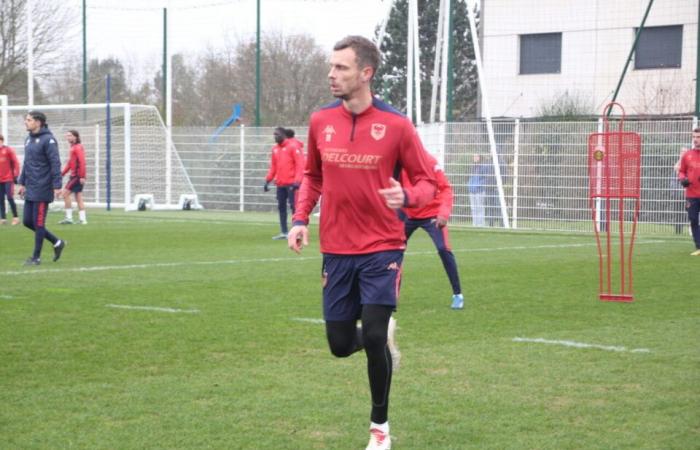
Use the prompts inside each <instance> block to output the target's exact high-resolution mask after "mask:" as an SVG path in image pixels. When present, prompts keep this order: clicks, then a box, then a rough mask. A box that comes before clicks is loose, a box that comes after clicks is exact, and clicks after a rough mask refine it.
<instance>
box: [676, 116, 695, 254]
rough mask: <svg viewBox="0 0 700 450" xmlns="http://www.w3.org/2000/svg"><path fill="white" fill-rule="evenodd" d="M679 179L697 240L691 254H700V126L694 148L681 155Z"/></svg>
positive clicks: (691, 226)
mask: <svg viewBox="0 0 700 450" xmlns="http://www.w3.org/2000/svg"><path fill="white" fill-rule="evenodd" d="M678 179H679V180H680V181H681V184H682V185H683V187H684V188H685V210H686V211H688V219H689V220H690V231H691V233H692V234H693V241H695V251H694V252H693V253H691V255H692V256H700V223H699V222H700V217H699V216H700V128H696V129H694V130H693V148H691V149H690V150H688V151H686V152H685V153H684V154H683V156H682V157H681V160H680V166H679V167H678Z"/></svg>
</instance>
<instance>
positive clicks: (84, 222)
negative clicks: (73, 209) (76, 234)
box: [78, 219, 87, 225]
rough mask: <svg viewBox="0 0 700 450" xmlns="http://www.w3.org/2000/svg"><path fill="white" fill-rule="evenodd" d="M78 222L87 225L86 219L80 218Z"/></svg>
mask: <svg viewBox="0 0 700 450" xmlns="http://www.w3.org/2000/svg"><path fill="white" fill-rule="evenodd" d="M78 223H79V224H80V225H87V219H85V220H83V219H80V220H79V221H78Z"/></svg>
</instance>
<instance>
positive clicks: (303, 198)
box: [292, 124, 323, 225]
mask: <svg viewBox="0 0 700 450" xmlns="http://www.w3.org/2000/svg"><path fill="white" fill-rule="evenodd" d="M307 142H308V153H307V157H306V169H305V170H304V176H303V178H302V182H301V187H300V188H299V199H298V200H297V206H296V212H295V213H294V216H293V218H292V220H293V222H294V223H295V224H304V225H306V224H308V223H309V214H311V211H313V209H314V207H315V206H316V203H318V199H319V198H320V197H321V189H322V187H323V175H322V173H321V155H320V152H319V150H318V148H317V147H316V140H315V138H314V127H313V124H312V125H311V126H310V127H309V138H308V140H307Z"/></svg>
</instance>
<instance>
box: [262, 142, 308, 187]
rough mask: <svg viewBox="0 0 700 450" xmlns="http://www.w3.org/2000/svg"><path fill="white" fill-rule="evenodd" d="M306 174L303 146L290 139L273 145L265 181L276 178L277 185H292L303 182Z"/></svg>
mask: <svg viewBox="0 0 700 450" xmlns="http://www.w3.org/2000/svg"><path fill="white" fill-rule="evenodd" d="M303 175H304V154H303V153H302V151H301V148H299V147H298V146H297V144H295V143H294V142H292V141H291V140H289V139H285V140H284V141H282V143H281V144H279V145H275V146H274V147H272V153H271V155H270V170H268V171H267V176H265V181H267V182H268V183H269V182H270V181H272V180H275V184H276V185H277V186H290V185H292V184H294V183H301V179H302V177H303Z"/></svg>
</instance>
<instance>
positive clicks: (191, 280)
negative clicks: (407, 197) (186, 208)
mask: <svg viewBox="0 0 700 450" xmlns="http://www.w3.org/2000/svg"><path fill="white" fill-rule="evenodd" d="M89 219H90V225H88V226H84V227H83V226H78V225H74V226H59V225H53V224H54V223H56V222H57V221H58V220H60V216H59V215H58V213H52V214H51V215H50V216H49V223H50V224H52V225H50V228H51V229H52V230H53V231H55V232H57V233H58V234H59V235H60V236H62V237H64V238H66V239H67V240H68V242H69V246H68V247H67V249H66V251H65V253H64V257H63V258H62V259H61V261H59V262H58V263H52V262H51V258H50V256H51V249H50V247H48V246H47V247H45V249H44V258H43V259H44V262H43V264H42V265H41V266H39V267H27V268H25V267H22V266H21V263H22V261H23V260H24V259H25V258H26V257H27V256H29V254H30V252H31V247H32V245H33V237H32V234H31V233H30V232H28V231H27V230H25V229H22V228H21V227H9V226H6V227H0V283H1V287H0V448H2V449H23V450H24V449H68V448H70V449H204V448H209V449H352V448H356V449H360V448H364V446H365V445H366V441H367V436H368V433H367V426H368V420H369V393H368V387H367V378H366V369H365V358H364V355H363V354H357V355H354V356H353V357H351V358H347V359H336V358H333V357H332V356H331V355H330V353H329V351H328V350H327V345H326V342H325V336H324V329H323V325H319V324H314V323H309V322H300V321H295V320H293V319H294V318H320V317H321V308H320V256H319V253H318V247H317V242H318V239H317V236H316V229H315V228H314V229H313V230H312V239H313V245H312V246H311V247H310V248H307V249H305V250H304V253H303V255H302V256H301V257H298V256H296V255H294V254H293V253H291V252H290V251H289V250H288V249H287V248H286V244H285V243H284V242H279V241H272V240H271V239H270V237H271V236H272V235H274V234H275V233H276V232H277V226H276V224H275V220H276V219H275V215H273V214H269V215H268V214H257V215H253V214H237V213H212V212H162V213H151V212H144V213H140V212H135V213H129V214H125V213H122V212H112V213H105V212H97V211H95V212H93V211H91V212H90V216H89ZM451 241H452V245H453V248H454V249H455V254H456V256H457V260H458V263H459V266H460V274H461V277H462V284H463V287H464V291H465V294H466V297H467V302H466V307H465V309H464V310H463V311H458V312H456V311H452V310H450V308H449V304H450V296H451V292H450V290H449V284H448V282H447V278H446V276H445V274H444V271H443V269H442V266H441V264H440V260H439V258H438V257H437V255H436V253H435V251H434V250H433V248H432V244H431V243H430V241H429V240H428V238H427V237H426V235H425V234H424V233H422V232H420V231H419V232H417V233H416V235H415V237H414V238H413V239H412V240H411V242H410V245H409V251H408V252H407V254H406V258H405V264H404V279H403V286H402V293H401V300H400V305H399V311H398V313H397V318H398V324H399V330H398V334H397V338H398V341H399V345H400V347H401V350H402V353H403V357H404V358H403V361H402V368H401V370H400V371H399V372H397V373H396V374H395V376H394V383H393V386H392V392H391V407H390V417H391V427H392V435H393V436H394V448H396V449H428V448H430V449H499V450H502V449H557V450H559V449H679V450H687V449H691V448H700V447H698V444H697V443H698V442H699V439H700V351H699V343H700V320H699V318H700V308H698V306H699V305H698V303H699V301H700V296H699V295H698V290H697V280H698V279H700V259H698V258H692V257H690V256H688V254H689V253H690V251H692V245H691V241H690V238H689V237H688V236H682V237H680V238H659V237H658V236H654V238H653V240H652V239H650V238H647V239H644V238H642V239H640V241H639V245H638V246H637V247H636V251H635V256H634V258H635V271H634V274H635V301H634V302H633V303H631V304H620V303H604V302H600V301H599V300H598V299H597V293H598V292H597V290H598V280H597V276H598V275H597V270H598V269H597V267H598V266H597V264H598V260H597V253H596V249H595V241H594V238H593V236H592V235H591V234H585V235H583V234H578V235H573V234H551V233H550V234H547V233H523V232H517V233H504V232H489V231H475V230H472V229H453V230H451ZM82 269H85V270H82ZM106 305H130V306H152V307H164V308H177V309H182V310H189V311H191V310H198V311H199V312H198V313H185V312H183V313H168V312H159V311H145V310H130V309H115V308H112V307H108V306H106ZM515 337H525V338H545V339H552V340H572V341H577V342H583V343H590V344H598V345H608V346H624V347H626V348H627V349H639V348H645V349H649V352H648V353H633V352H629V351H628V352H614V351H605V350H601V349H594V348H589V349H580V348H572V347H564V346H557V345H545V344H537V343H522V342H514V341H513V338H515Z"/></svg>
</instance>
